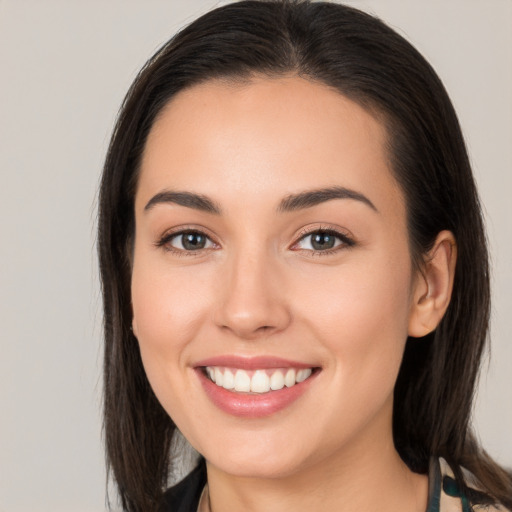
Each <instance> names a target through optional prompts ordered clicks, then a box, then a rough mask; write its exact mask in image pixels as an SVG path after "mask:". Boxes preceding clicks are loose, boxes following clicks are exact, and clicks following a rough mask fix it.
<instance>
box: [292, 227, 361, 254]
mask: <svg viewBox="0 0 512 512" xmlns="http://www.w3.org/2000/svg"><path fill="white" fill-rule="evenodd" d="M353 245H354V241H353V240H351V239H350V238H349V237H347V236H346V235H344V234H343V233H339V232H338V231H335V230H332V229H318V230H315V231H311V232H309V233H307V234H305V235H303V236H302V237H301V238H300V239H299V241H298V242H297V243H296V244H294V246H293V249H294V250H305V251H314V252H324V253H325V252H335V251H336V250H337V249H338V248H340V249H341V248H343V247H351V246H353Z"/></svg>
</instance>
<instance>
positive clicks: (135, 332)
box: [130, 317, 137, 338]
mask: <svg viewBox="0 0 512 512" xmlns="http://www.w3.org/2000/svg"><path fill="white" fill-rule="evenodd" d="M130 330H131V331H132V332H133V335H134V336H135V337H136V338H137V321H136V320H135V317H132V326H131V329H130Z"/></svg>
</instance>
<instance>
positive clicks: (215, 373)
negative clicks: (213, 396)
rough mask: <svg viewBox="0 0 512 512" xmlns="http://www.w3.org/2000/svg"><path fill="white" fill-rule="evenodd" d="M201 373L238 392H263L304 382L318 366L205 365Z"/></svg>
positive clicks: (219, 385) (216, 382)
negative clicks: (253, 367) (244, 367)
mask: <svg viewBox="0 0 512 512" xmlns="http://www.w3.org/2000/svg"><path fill="white" fill-rule="evenodd" d="M202 369H203V373H204V375H205V376H206V377H208V379H209V380H211V381H212V382H213V383H214V384H215V385H217V386H218V387H220V388H224V389H226V390H228V391H233V392H238V393H254V394H264V393H269V392H271V391H278V390H280V389H283V388H285V387H286V388H292V387H294V386H296V385H297V384H300V383H301V382H304V381H305V380H307V379H308V378H310V377H311V375H312V374H313V373H314V372H315V371H317V370H318V368H314V367H311V368H267V369H256V370H243V369H240V368H228V367H221V366H205V367H203V368H202Z"/></svg>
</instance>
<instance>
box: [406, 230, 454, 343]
mask: <svg viewBox="0 0 512 512" xmlns="http://www.w3.org/2000/svg"><path fill="white" fill-rule="evenodd" d="M456 260H457V245H456V242H455V237H454V236H453V234H452V233H451V231H441V232H440V233H439V234H438V235H437V238H436V241H435V243H434V246H433V247H432V249H431V250H430V251H429V252H428V254H427V255H426V256H425V259H424V263H423V264H422V268H420V269H419V270H418V273H417V276H416V279H415V283H414V287H413V300H412V303H411V312H410V315H409V330H408V334H409V336H413V337H417V338H419V337H421V336H426V335H427V334H428V333H430V332H432V331H433V330H434V329H435V328H436V327H437V326H438V325H439V322H440V321H441V319H442V318H443V315H444V314H445V312H446V309H447V308H448V304H449V303H450V298H451V295H452V289H453V279H454V275H455V264H456Z"/></svg>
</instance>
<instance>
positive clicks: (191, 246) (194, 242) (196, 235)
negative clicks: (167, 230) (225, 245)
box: [159, 231, 214, 252]
mask: <svg viewBox="0 0 512 512" xmlns="http://www.w3.org/2000/svg"><path fill="white" fill-rule="evenodd" d="M159 245H165V246H167V247H168V248H169V249H170V250H175V251H189V252H190V251H200V250H201V249H209V248H212V247H213V246H214V243H213V242H212V241H211V240H210V238H209V237H208V236H206V235H205V234H204V233H201V232H200V231H180V232H179V233H173V234H171V235H169V236H166V237H165V238H164V240H162V242H161V243H160V244H159Z"/></svg>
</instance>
